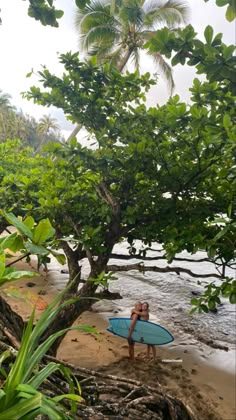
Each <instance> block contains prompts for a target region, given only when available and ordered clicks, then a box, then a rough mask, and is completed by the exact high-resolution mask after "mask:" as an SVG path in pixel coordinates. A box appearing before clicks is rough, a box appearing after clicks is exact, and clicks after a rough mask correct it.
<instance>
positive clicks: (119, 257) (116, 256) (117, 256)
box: [110, 254, 214, 264]
mask: <svg viewBox="0 0 236 420" xmlns="http://www.w3.org/2000/svg"><path fill="white" fill-rule="evenodd" d="M110 258H113V259H117V260H130V259H137V260H144V261H157V260H163V259H166V258H165V256H164V255H163V256H160V257H142V256H141V255H125V254H110ZM173 259H174V260H175V261H187V262H195V263H198V262H210V263H212V264H214V263H213V262H212V261H210V260H209V259H208V258H201V259H199V260H194V259H191V258H179V257H176V258H173Z"/></svg>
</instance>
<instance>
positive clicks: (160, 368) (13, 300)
mask: <svg viewBox="0 0 236 420" xmlns="http://www.w3.org/2000/svg"><path fill="white" fill-rule="evenodd" d="M26 265H27V264H25V263H22V262H21V263H20V264H17V266H18V268H25V267H26ZM28 269H29V268H28ZM40 274H41V275H40V276H39V277H35V278H32V279H21V280H17V281H14V282H12V283H10V284H9V285H7V284H5V285H4V286H2V287H1V288H0V293H1V294H2V295H3V298H4V299H5V300H6V301H7V302H8V303H9V304H10V305H11V307H12V309H13V310H15V311H16V312H17V313H19V315H21V316H22V317H23V319H25V320H27V319H29V316H30V314H31V311H32V306H33V304H35V303H36V302H37V304H38V308H37V310H36V319H37V318H38V317H39V316H40V314H41V313H42V310H43V304H44V305H45V304H48V303H49V302H50V301H51V300H52V298H53V297H54V296H55V295H56V294H57V293H58V292H59V291H61V290H62V288H63V287H64V284H65V276H63V275H61V274H60V273H58V272H56V278H57V280H56V282H54V281H53V278H55V272H54V273H52V272H50V273H48V274H46V273H40ZM30 283H31V284H33V286H32V287H29V286H27V284H30ZM4 289H5V290H8V292H10V295H11V296H6V295H5V294H3V293H2V292H3V291H4ZM19 291H20V294H21V299H19ZM14 294H15V296H14ZM17 294H18V297H17ZM37 299H38V301H37ZM30 301H31V303H32V304H30V303H29V302H30ZM109 316H114V313H112V312H95V311H88V312H84V313H83V314H82V316H81V317H80V318H79V319H78V320H77V321H76V322H75V324H74V325H89V326H93V327H95V328H96V329H97V330H98V331H99V332H100V333H99V336H96V335H94V334H91V333H86V332H82V331H71V332H69V333H68V334H67V335H66V337H65V338H64V340H63V342H62V344H61V346H60V348H59V350H58V353H57V358H58V359H61V360H62V361H65V362H68V363H71V364H74V365H78V366H81V367H85V368H88V369H94V370H98V371H102V372H104V373H107V374H111V375H116V376H123V377H127V376H128V377H130V378H133V379H136V380H138V381H141V382H143V383H146V384H148V385H151V386H155V383H156V381H158V382H159V383H160V384H161V386H162V387H163V390H164V391H165V392H168V393H170V394H171V395H173V396H175V397H178V398H181V399H182V400H183V401H184V402H186V403H187V404H188V405H189V406H190V407H191V409H192V410H193V412H194V413H196V415H197V418H198V419H199V420H208V419H209V420H234V419H235V415H236V407H235V398H234V396H235V390H236V383H235V376H234V374H233V372H232V371H231V372H230V367H231V365H232V361H231V360H229V356H230V358H232V357H233V356H235V355H233V354H231V353H230V354H229V352H225V351H223V350H216V349H212V348H210V347H208V346H207V345H205V344H203V343H198V346H197V345H196V341H195V340H190V342H189V341H187V340H185V337H184V335H183V336H180V335H179V336H178V337H177V336H175V340H174V342H172V343H170V344H168V345H165V346H160V347H157V360H156V361H143V360H141V357H142V356H143V355H144V352H145V350H146V349H145V346H144V345H142V344H136V345H135V355H137V361H136V362H135V363H133V364H132V363H130V361H129V359H128V345H127V342H126V340H125V339H123V338H121V337H118V336H114V335H113V334H111V333H109V332H108V331H107V330H106V328H107V326H108V325H109V322H108V318H109ZM119 316H122V313H120V312H119ZM174 335H175V334H174ZM176 359H178V360H179V359H181V360H182V362H179V361H178V362H177V361H175V362H174V361H173V360H176ZM170 360H172V361H170Z"/></svg>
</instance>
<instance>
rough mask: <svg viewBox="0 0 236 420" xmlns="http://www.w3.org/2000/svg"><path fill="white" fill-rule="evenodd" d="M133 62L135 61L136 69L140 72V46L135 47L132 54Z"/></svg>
mask: <svg viewBox="0 0 236 420" xmlns="http://www.w3.org/2000/svg"><path fill="white" fill-rule="evenodd" d="M131 59H132V62H133V63H134V67H135V70H136V71H137V72H138V73H139V72H140V54H139V50H138V48H135V50H134V51H133V53H132V55H131Z"/></svg>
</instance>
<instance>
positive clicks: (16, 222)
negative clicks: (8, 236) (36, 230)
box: [4, 213, 33, 240]
mask: <svg viewBox="0 0 236 420" xmlns="http://www.w3.org/2000/svg"><path fill="white" fill-rule="evenodd" d="M4 217H5V218H6V220H7V221H8V222H9V223H10V224H11V225H13V226H15V227H16V229H17V230H18V231H19V232H20V233H21V234H23V235H25V236H26V237H27V238H29V239H31V240H32V239H33V234H32V232H31V230H30V229H29V228H28V226H27V225H25V224H24V223H23V222H21V221H20V219H18V218H17V217H16V216H15V215H14V214H13V213H4Z"/></svg>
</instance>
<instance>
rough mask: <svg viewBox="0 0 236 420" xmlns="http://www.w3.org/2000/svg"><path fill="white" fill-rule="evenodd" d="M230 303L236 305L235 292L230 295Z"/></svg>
mask: <svg viewBox="0 0 236 420" xmlns="http://www.w3.org/2000/svg"><path fill="white" fill-rule="evenodd" d="M229 301H230V303H232V304H235V303H236V293H235V292H233V293H231V294H230V296H229Z"/></svg>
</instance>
